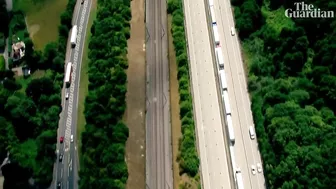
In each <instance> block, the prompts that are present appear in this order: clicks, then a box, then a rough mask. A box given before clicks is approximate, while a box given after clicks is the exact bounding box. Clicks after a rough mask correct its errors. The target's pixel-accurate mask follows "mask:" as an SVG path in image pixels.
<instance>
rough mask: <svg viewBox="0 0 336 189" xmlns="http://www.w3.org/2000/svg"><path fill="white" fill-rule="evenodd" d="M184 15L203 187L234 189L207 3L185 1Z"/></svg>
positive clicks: (208, 188)
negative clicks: (206, 7)
mask: <svg viewBox="0 0 336 189" xmlns="http://www.w3.org/2000/svg"><path fill="white" fill-rule="evenodd" d="M184 13H185V25H186V34H187V43H188V56H189V62H190V74H191V83H192V94H193V107H194V115H195V116H194V117H195V128H196V137H197V142H198V151H199V154H200V164H201V182H202V185H203V186H202V188H203V189H231V188H232V189H233V188H234V186H235V185H234V180H233V176H232V174H231V173H230V170H232V168H231V167H230V164H231V162H230V160H229V149H228V146H229V145H228V143H227V142H226V139H225V137H224V136H226V135H225V134H224V130H223V123H222V118H221V113H220V112H221V110H220V108H222V107H220V104H219V98H220V97H219V95H218V89H217V83H216V78H215V73H216V72H217V68H215V67H214V65H215V64H214V61H215V59H214V57H213V56H212V55H213V51H212V50H213V49H212V48H213V46H212V43H211V42H210V37H209V35H210V33H209V28H208V23H207V13H206V9H205V4H204V1H203V0H185V1H184ZM218 87H219V86H218Z"/></svg>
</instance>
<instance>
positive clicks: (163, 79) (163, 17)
mask: <svg viewBox="0 0 336 189" xmlns="http://www.w3.org/2000/svg"><path fill="white" fill-rule="evenodd" d="M166 9H167V8H166V1H164V0H146V30H147V32H146V59H147V71H146V72H147V78H146V79H147V86H146V100H147V102H146V104H147V107H146V188H147V189H173V173H172V146H171V126H170V114H169V112H170V108H169V107H170V106H169V67H168V57H167V56H168V38H167V35H166V31H167V11H166Z"/></svg>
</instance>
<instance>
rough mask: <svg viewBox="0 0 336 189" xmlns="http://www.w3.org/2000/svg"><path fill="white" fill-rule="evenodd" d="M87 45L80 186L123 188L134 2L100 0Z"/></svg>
mask: <svg viewBox="0 0 336 189" xmlns="http://www.w3.org/2000/svg"><path fill="white" fill-rule="evenodd" d="M97 6H98V11H97V17H96V20H95V21H94V24H93V26H92V27H91V33H92V36H91V39H90V43H89V59H90V62H89V71H88V76H89V88H88V96H87V97H86V99H85V111H84V113H85V120H86V125H85V131H84V132H83V133H82V149H81V150H82V156H81V158H82V166H81V170H80V174H79V175H80V181H79V188H81V189H85V188H87V189H92V188H95V189H106V188H115V189H117V188H120V189H123V188H125V185H126V181H127V178H128V171H127V165H126V162H125V142H126V140H127V138H128V134H129V132H128V128H127V127H126V125H125V124H124V123H123V122H122V116H123V114H124V112H125V109H126V102H125V94H126V80H127V75H126V72H125V70H126V69H127V68H128V62H127V57H126V54H127V39H128V38H129V37H130V31H129V30H130V23H129V21H130V20H131V11H130V1H122V0H98V5H97Z"/></svg>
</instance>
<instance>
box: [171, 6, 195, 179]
mask: <svg viewBox="0 0 336 189" xmlns="http://www.w3.org/2000/svg"><path fill="white" fill-rule="evenodd" d="M168 13H169V14H172V17H173V19H172V33H173V43H174V47H175V52H176V60H177V66H178V74H177V75H178V80H179V93H180V119H181V125H182V138H181V141H180V148H179V149H180V155H179V157H178V161H179V163H180V174H181V175H182V174H184V173H186V174H187V175H188V176H190V177H192V178H195V177H196V176H197V175H198V172H199V158H198V154H197V151H196V139H195V125H194V120H193V109H192V97H191V93H190V81H189V78H190V77H189V66H188V57H187V49H186V38H185V32H184V15H183V9H182V1H181V0H169V1H168ZM195 179H196V180H197V179H198V178H195Z"/></svg>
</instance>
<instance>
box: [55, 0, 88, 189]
mask: <svg viewBox="0 0 336 189" xmlns="http://www.w3.org/2000/svg"><path fill="white" fill-rule="evenodd" d="M90 8H91V1H90V0H86V1H84V3H83V4H80V1H78V3H77V5H76V9H75V11H77V12H75V13H74V17H75V18H76V19H75V20H74V23H73V24H74V25H77V27H78V34H77V44H76V47H75V48H72V49H70V59H69V60H67V61H66V63H67V62H72V78H71V85H70V87H69V88H65V89H64V94H63V95H62V97H63V99H62V102H63V103H62V107H63V110H64V111H63V112H62V113H61V116H62V118H61V121H60V124H59V128H58V138H57V140H58V144H57V162H56V166H55V172H56V173H55V174H54V177H55V178H54V181H55V182H54V184H53V185H52V187H51V188H53V187H55V188H56V185H57V183H58V182H61V184H62V189H77V188H78V168H79V157H78V151H77V136H76V134H77V112H78V110H77V108H78V91H79V82H80V70H81V69H80V68H81V62H82V56H83V49H84V43H85V35H86V28H87V23H88V19H89V15H90ZM69 37H70V35H69ZM67 92H68V93H69V99H68V100H65V93H67ZM71 135H73V141H74V142H71V141H70V136H71ZM61 136H64V142H63V143H62V144H60V143H59V139H60V137H61ZM60 154H63V160H62V161H61V162H60V161H59V156H60Z"/></svg>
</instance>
